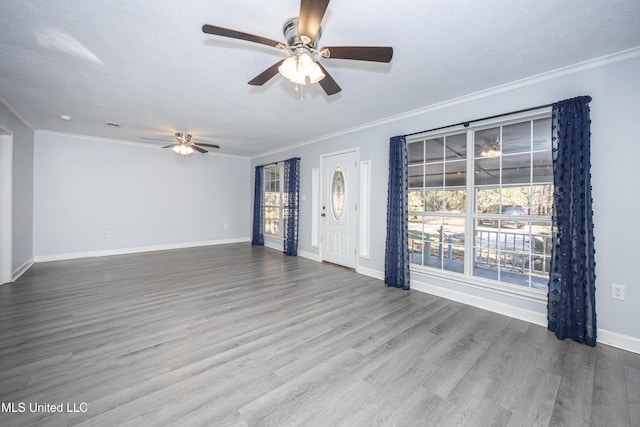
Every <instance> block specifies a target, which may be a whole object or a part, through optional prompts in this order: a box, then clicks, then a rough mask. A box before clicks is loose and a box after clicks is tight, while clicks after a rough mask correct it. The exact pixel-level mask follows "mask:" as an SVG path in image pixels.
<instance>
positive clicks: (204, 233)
mask: <svg viewBox="0 0 640 427" xmlns="http://www.w3.org/2000/svg"><path fill="white" fill-rule="evenodd" d="M34 168H35V175H34V236H35V238H34V255H35V258H36V260H48V259H58V258H65V257H72V256H78V255H82V254H99V253H110V251H114V250H121V251H123V252H126V250H127V249H131V248H148V247H158V248H160V247H163V246H165V247H166V246H171V245H183V244H184V245H189V244H193V243H198V242H211V241H220V242H223V241H229V240H247V239H248V237H249V226H248V223H249V211H250V207H249V201H250V198H249V197H248V196H247V194H249V192H250V180H249V175H250V173H249V159H247V158H239V157H226V156H215V155H199V154H193V155H191V156H190V157H188V158H186V159H184V158H182V157H181V156H178V155H177V154H175V153H173V152H172V151H171V150H168V149H165V150H161V149H157V148H149V147H147V146H143V145H142V144H131V143H125V142H120V143H118V141H107V140H102V139H99V138H93V137H84V136H78V135H67V134H57V133H48V132H40V131H38V132H36V134H35V153H34ZM107 230H108V233H109V234H110V236H109V237H106V236H105V232H106V231H107Z"/></svg>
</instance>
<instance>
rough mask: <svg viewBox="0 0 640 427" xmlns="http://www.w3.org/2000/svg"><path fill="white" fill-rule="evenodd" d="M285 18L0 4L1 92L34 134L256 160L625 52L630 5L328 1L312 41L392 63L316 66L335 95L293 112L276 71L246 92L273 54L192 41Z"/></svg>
mask: <svg viewBox="0 0 640 427" xmlns="http://www.w3.org/2000/svg"><path fill="white" fill-rule="evenodd" d="M298 13H299V0H279V1H271V2H256V1H248V0H183V1H168V0H163V1H158V0H136V1H118V0H111V1H108V0H93V1H82V0H56V1H51V0H1V1H0V94H1V95H2V96H3V97H4V98H5V100H6V102H8V103H9V104H10V105H11V106H12V107H13V108H14V109H15V110H16V111H17V112H18V113H19V114H20V115H21V116H22V117H23V118H24V119H25V120H26V121H27V122H28V123H29V124H30V125H31V126H32V127H33V128H34V129H36V130H51V131H58V132H69V133H76V134H81V135H91V136H98V137H104V138H112V139H119V140H126V141H134V142H143V141H141V140H140V138H141V137H150V138H165V137H166V138H170V137H171V135H172V134H173V132H174V131H187V132H191V133H193V134H194V139H199V140H200V141H201V142H214V143H217V144H219V145H221V146H222V148H221V150H220V152H221V153H226V154H235V155H243V156H255V155H257V154H260V153H265V152H270V151H274V150H277V149H278V148H280V147H285V146H290V145H294V144H299V143H303V142H306V141H309V140H312V139H315V138H319V137H322V136H323V135H327V134H331V133H335V132H339V131H342V130H345V129H349V128H352V127H355V126H359V125H362V124H365V123H368V122H372V121H376V120H379V119H382V118H385V117H388V116H392V115H397V114H401V113H403V112H407V111H411V110H415V109H418V108H421V107H426V106H429V105H432V104H435V103H438V102H442V101H445V100H448V99H452V98H455V97H458V96H462V95H465V94H469V93H472V92H475V91H478V90H482V89H486V88H490V87H493V86H496V85H499V84H503V83H508V82H512V81H515V80H518V79H522V78H525V77H528V76H532V75H535V74H538V73H541V72H544V71H549V70H553V69H557V68H560V67H564V66H568V65H571V64H575V63H577V62H581V61H585V60H588V59H592V58H596V57H600V56H603V55H606V54H610V53H614V52H619V51H622V50H625V49H629V48H632V47H636V46H640V1H639V0H607V1H602V0H564V1H558V0H537V1H531V0H511V1H500V0H441V1H439V2H435V1H425V0H395V1H388V0H385V1H383V0H352V1H348V2H347V1H337V0H334V1H333V2H331V3H330V4H329V7H328V9H327V13H326V15H325V18H324V21H323V23H322V30H323V34H322V38H321V40H320V42H319V46H325V45H327V46H331V45H333V46H341V45H347V46H349V45H372V46H376V45H377V46H393V48H394V57H393V60H392V62H391V63H390V64H379V63H366V62H357V61H347V60H337V59H334V60H331V59H324V60H322V62H323V64H324V65H325V67H326V68H327V70H328V71H329V72H330V73H331V75H332V77H333V78H334V79H335V80H336V81H337V83H338V84H339V85H340V86H341V87H342V92H340V93H339V94H337V95H334V96H331V97H329V96H327V95H325V93H324V92H323V91H322V89H321V88H320V87H319V86H318V85H317V84H316V85H307V86H306V87H305V88H304V101H302V102H301V101H300V94H299V93H297V92H295V90H294V85H293V84H292V83H290V82H288V81H286V80H285V79H284V78H282V77H281V76H279V75H278V76H276V77H274V78H273V79H272V80H270V81H269V82H268V83H267V84H265V85H264V86H262V87H254V86H250V85H248V84H247V82H248V81H249V80H251V79H252V78H253V77H255V76H256V75H257V74H259V73H260V72H262V71H263V70H264V69H266V68H267V67H269V66H271V65H272V64H273V63H275V62H277V61H278V60H280V59H282V58H283V51H280V50H277V49H273V48H269V47H267V46H264V45H259V44H255V43H249V42H244V41H239V40H232V39H226V38H221V37H215V36H211V35H208V34H204V33H202V31H201V27H202V25H203V24H205V23H207V24H211V25H217V26H222V27H227V28H231V29H235V30H239V31H243V32H247V33H252V34H256V35H260V36H263V37H267V38H271V39H276V40H282V41H284V37H283V35H282V25H283V24H284V22H285V21H286V20H287V19H289V18H291V17H294V16H297V15H298ZM63 114H64V115H69V116H71V117H72V120H71V121H68V122H66V121H62V120H61V119H60V115H63ZM105 121H112V122H117V123H120V124H121V127H120V128H112V127H108V126H106V125H105ZM414 130H415V129H414ZM407 131H408V132H409V131H412V130H411V129H408V130H407ZM151 144H157V145H163V144H162V143H161V142H157V143H153V142H151Z"/></svg>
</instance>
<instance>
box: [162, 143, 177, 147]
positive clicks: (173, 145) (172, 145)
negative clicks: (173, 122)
mask: <svg viewBox="0 0 640 427" xmlns="http://www.w3.org/2000/svg"><path fill="white" fill-rule="evenodd" d="M176 145H178V144H171V145H165V146H164V147H160V148H169V147H175V146H176Z"/></svg>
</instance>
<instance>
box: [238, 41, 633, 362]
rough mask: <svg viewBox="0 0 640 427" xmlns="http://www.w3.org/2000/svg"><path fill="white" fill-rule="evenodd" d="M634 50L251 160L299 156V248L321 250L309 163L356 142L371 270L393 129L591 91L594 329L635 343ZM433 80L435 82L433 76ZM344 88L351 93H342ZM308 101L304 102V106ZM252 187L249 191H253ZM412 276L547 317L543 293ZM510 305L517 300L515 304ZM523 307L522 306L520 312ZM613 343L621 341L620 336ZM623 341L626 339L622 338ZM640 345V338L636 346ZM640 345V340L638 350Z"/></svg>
mask: <svg viewBox="0 0 640 427" xmlns="http://www.w3.org/2000/svg"><path fill="white" fill-rule="evenodd" d="M638 76H640V51H638V50H635V51H632V52H630V53H627V54H625V55H619V56H616V57H610V58H606V59H601V60H597V61H592V62H590V63H585V64H581V65H580V66H576V67H573V68H571V69H565V70H557V71H555V72H550V73H547V74H545V75H540V76H536V77H534V78H531V79H527V80H524V81H520V82H515V83H513V84H510V85H505V86H502V87H499V88H493V89H491V90H487V91H485V92H483V93H477V94H471V95H469V96H467V97H463V98H460V99H456V100H451V101H449V102H446V103H443V104H441V105H436V106H432V107H428V108H425V109H423V110H422V111H416V112H411V113H407V114H406V115H405V116H403V117H395V118H389V119H387V120H383V121H380V122H379V123H377V124H372V125H371V126H368V127H363V128H361V129H359V130H353V131H352V132H349V133H344V134H342V135H336V136H333V137H329V138H326V139H324V140H321V141H317V142H312V143H310V144H305V145H302V146H300V147H297V148H291V149H289V150H286V151H284V152H280V153H274V154H269V155H265V156H262V157H258V158H255V159H253V160H252V167H253V166H255V165H258V164H264V163H268V162H271V161H275V160H280V159H285V158H289V157H292V156H300V157H301V158H302V160H301V181H302V182H301V194H306V195H307V198H306V200H304V201H301V207H300V234H299V250H301V251H303V253H304V252H306V253H310V254H317V253H318V250H317V249H316V248H313V247H312V246H311V244H310V242H311V229H310V224H311V216H310V215H311V214H310V208H311V197H310V194H311V169H312V168H314V167H318V165H319V155H320V154H322V153H327V152H331V151H337V150H342V149H346V148H350V147H355V146H358V147H360V160H371V167H372V188H373V191H372V195H371V208H372V209H371V230H372V236H371V257H370V259H368V260H365V259H361V260H360V266H362V267H365V268H366V269H368V270H369V271H377V272H378V274H379V275H380V274H383V271H384V246H385V233H386V225H385V222H386V200H387V179H388V146H389V138H390V137H392V136H394V135H402V134H407V133H412V132H416V131H421V130H423V129H429V128H434V127H438V126H443V125H448V124H451V123H459V122H461V121H464V120H473V119H475V118H480V117H486V116H489V115H493V114H500V113H505V112H509V111H513V110H518V109H522V108H528V107H533V106H537V105H542V104H547V103H552V102H554V101H559V100H562V99H566V98H570V97H574V96H578V95H591V96H592V98H593V101H592V102H591V118H592V129H591V130H592V184H593V197H594V212H595V214H594V222H595V235H596V263H597V265H596V275H597V293H596V299H597V301H596V304H597V314H598V327H599V329H601V331H600V332H599V333H600V337H601V338H602V337H605V341H606V340H609V338H611V337H614V338H615V337H616V335H617V334H620V335H622V337H618V338H621V340H622V341H625V340H626V342H627V343H629V342H631V346H634V345H636V346H637V345H638V343H640V328H639V327H638V325H640V279H639V277H640V276H639V274H638V270H637V268H636V266H635V262H637V260H636V258H637V253H638V251H637V245H638V241H640V232H639V231H638V225H637V217H638V212H640V198H639V197H638V196H637V194H638V190H637V186H638V183H639V181H640V178H639V177H638V176H637V175H635V174H634V172H635V167H637V166H636V165H637V163H638V162H639V161H640V140H639V139H640V138H638V134H639V132H638V124H637V120H638V118H639V117H640V80H639V79H638ZM434 84H435V83H434ZM345 96H348V94H345ZM302 107H303V108H304V105H303V106H302ZM251 194H253V193H251ZM412 281H413V282H414V283H421V284H422V285H428V286H429V287H431V288H432V289H436V290H439V291H438V292H439V293H441V294H447V293H451V292H452V291H453V292H454V293H458V294H460V295H464V296H466V298H469V299H470V300H474V299H475V300H478V301H479V299H482V298H486V299H490V300H494V301H498V302H499V303H500V305H501V306H502V308H503V309H504V310H503V311H505V312H510V311H514V312H518V311H521V312H526V313H531V314H532V316H533V318H535V319H538V320H541V321H544V318H545V316H546V303H545V302H544V300H543V299H538V300H535V299H530V298H521V297H517V296H513V295H502V294H498V295H496V294H491V293H488V292H487V291H484V290H482V289H478V288H473V287H469V286H465V285H464V284H461V283H448V282H446V281H442V280H437V279H434V278H433V277H427V276H424V275H419V274H413V275H412ZM612 282H614V283H619V284H623V285H625V286H626V300H625V301H618V300H613V299H611V297H610V286H611V283H612ZM512 309H513V310H512ZM524 317H526V316H524ZM618 344H619V343H618ZM627 347H629V346H627ZM636 348H637V349H640V346H639V347H636ZM638 351H640V350H638Z"/></svg>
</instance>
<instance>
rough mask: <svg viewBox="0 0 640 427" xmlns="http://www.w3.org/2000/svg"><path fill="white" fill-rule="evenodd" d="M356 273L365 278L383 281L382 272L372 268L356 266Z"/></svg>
mask: <svg viewBox="0 0 640 427" xmlns="http://www.w3.org/2000/svg"><path fill="white" fill-rule="evenodd" d="M356 271H357V272H358V273H360V274H363V275H365V276H369V277H373V278H374V279H378V280H384V271H380V270H375V269H373V268H368V267H363V266H361V265H359V266H358V268H357V269H356Z"/></svg>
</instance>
